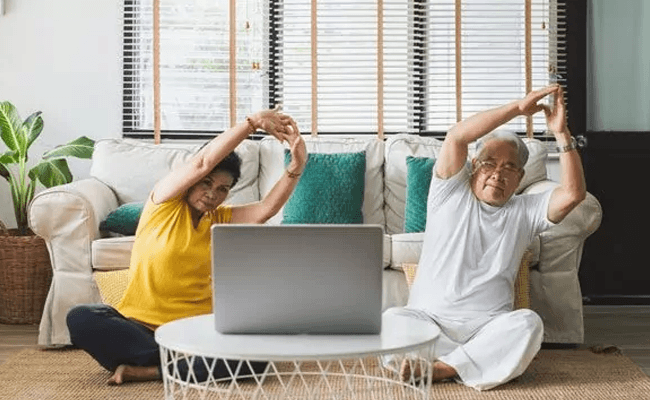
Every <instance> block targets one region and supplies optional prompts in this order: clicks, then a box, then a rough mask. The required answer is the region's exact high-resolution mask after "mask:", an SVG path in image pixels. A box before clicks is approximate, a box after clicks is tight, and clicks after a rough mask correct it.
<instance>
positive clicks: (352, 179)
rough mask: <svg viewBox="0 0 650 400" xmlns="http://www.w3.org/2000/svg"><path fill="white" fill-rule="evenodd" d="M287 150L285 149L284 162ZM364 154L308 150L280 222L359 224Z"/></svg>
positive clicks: (362, 190) (361, 221)
mask: <svg viewBox="0 0 650 400" xmlns="http://www.w3.org/2000/svg"><path fill="white" fill-rule="evenodd" d="M290 161H291V153H289V151H288V150H287V151H285V165H289V162H290ZM365 176H366V153H365V152H363V151H361V152H358V153H311V154H309V158H308V159H307V165H305V170H304V171H303V172H302V175H301V176H300V181H299V182H298V184H297V186H296V189H295V190H294V192H293V194H292V195H291V197H290V198H289V200H288V201H287V203H286V204H285V206H284V212H283V220H282V223H283V224H361V223H363V212H362V206H363V192H364V187H365V185H364V181H365Z"/></svg>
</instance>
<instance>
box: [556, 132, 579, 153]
mask: <svg viewBox="0 0 650 400" xmlns="http://www.w3.org/2000/svg"><path fill="white" fill-rule="evenodd" d="M577 148H578V142H577V141H576V138H574V137H573V136H571V142H570V143H569V144H566V145H564V146H557V147H556V150H557V152H558V153H566V152H567V151H571V150H575V149H577Z"/></svg>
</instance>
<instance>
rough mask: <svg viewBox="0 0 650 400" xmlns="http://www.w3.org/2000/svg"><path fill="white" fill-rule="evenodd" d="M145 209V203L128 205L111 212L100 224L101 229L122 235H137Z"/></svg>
mask: <svg viewBox="0 0 650 400" xmlns="http://www.w3.org/2000/svg"><path fill="white" fill-rule="evenodd" d="M143 208H144V203H143V202H133V203H126V204H123V205H121V206H119V207H118V208H116V209H115V210H113V211H111V213H110V214H108V216H106V219H105V220H103V221H102V222H100V224H99V229H100V230H102V231H109V232H114V233H119V234H121V235H127V236H130V235H135V230H136V229H137V227H138V222H139V221H140V214H142V209H143Z"/></svg>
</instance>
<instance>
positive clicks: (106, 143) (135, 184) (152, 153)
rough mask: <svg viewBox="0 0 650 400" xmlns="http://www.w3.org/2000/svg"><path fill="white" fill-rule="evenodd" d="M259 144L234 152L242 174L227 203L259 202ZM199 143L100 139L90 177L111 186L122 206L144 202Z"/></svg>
mask: <svg viewBox="0 0 650 400" xmlns="http://www.w3.org/2000/svg"><path fill="white" fill-rule="evenodd" d="M258 146H259V144H258V143H257V142H254V141H252V140H245V141H243V142H242V143H241V144H240V145H239V146H238V147H237V149H236V150H235V151H236V152H237V154H238V155H239V156H240V157H241V158H242V174H241V178H240V179H239V182H237V185H235V187H234V188H233V189H232V191H231V192H230V196H229V197H228V199H227V200H226V202H227V203H230V204H242V203H246V202H251V201H256V200H258V199H259V189H258V182H257V179H258V173H259V148H258ZM199 148H200V145H199V144H196V145H191V144H166V143H163V144H158V145H156V144H153V143H149V142H143V141H139V140H133V139H101V140H98V141H97V142H96V143H95V151H94V153H93V159H92V164H91V167H90V176H92V177H94V178H96V179H98V180H100V181H102V182H103V183H105V184H106V185H108V186H109V187H110V188H111V189H112V190H113V191H114V192H115V194H116V195H117V198H118V201H119V202H120V204H124V203H130V202H134V201H145V200H146V199H147V196H148V195H149V193H150V192H151V190H152V189H153V187H154V185H155V184H156V182H157V181H158V180H160V179H161V178H162V177H164V176H165V175H166V174H167V173H169V172H170V171H171V170H172V169H173V168H176V167H178V166H180V165H182V164H183V163H185V162H187V161H188V160H189V159H190V157H191V156H192V155H193V154H194V153H196V151H198V149H199Z"/></svg>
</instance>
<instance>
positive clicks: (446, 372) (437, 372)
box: [431, 361, 458, 382]
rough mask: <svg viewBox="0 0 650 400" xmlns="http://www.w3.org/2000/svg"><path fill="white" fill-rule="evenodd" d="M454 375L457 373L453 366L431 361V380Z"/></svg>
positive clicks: (434, 380) (435, 380)
mask: <svg viewBox="0 0 650 400" xmlns="http://www.w3.org/2000/svg"><path fill="white" fill-rule="evenodd" d="M456 375H458V373H457V372H456V369H455V368H454V367H452V366H451V365H448V364H445V363H443V362H442V361H436V362H434V363H433V374H431V382H437V381H442V380H444V379H450V378H454V377H456Z"/></svg>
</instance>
